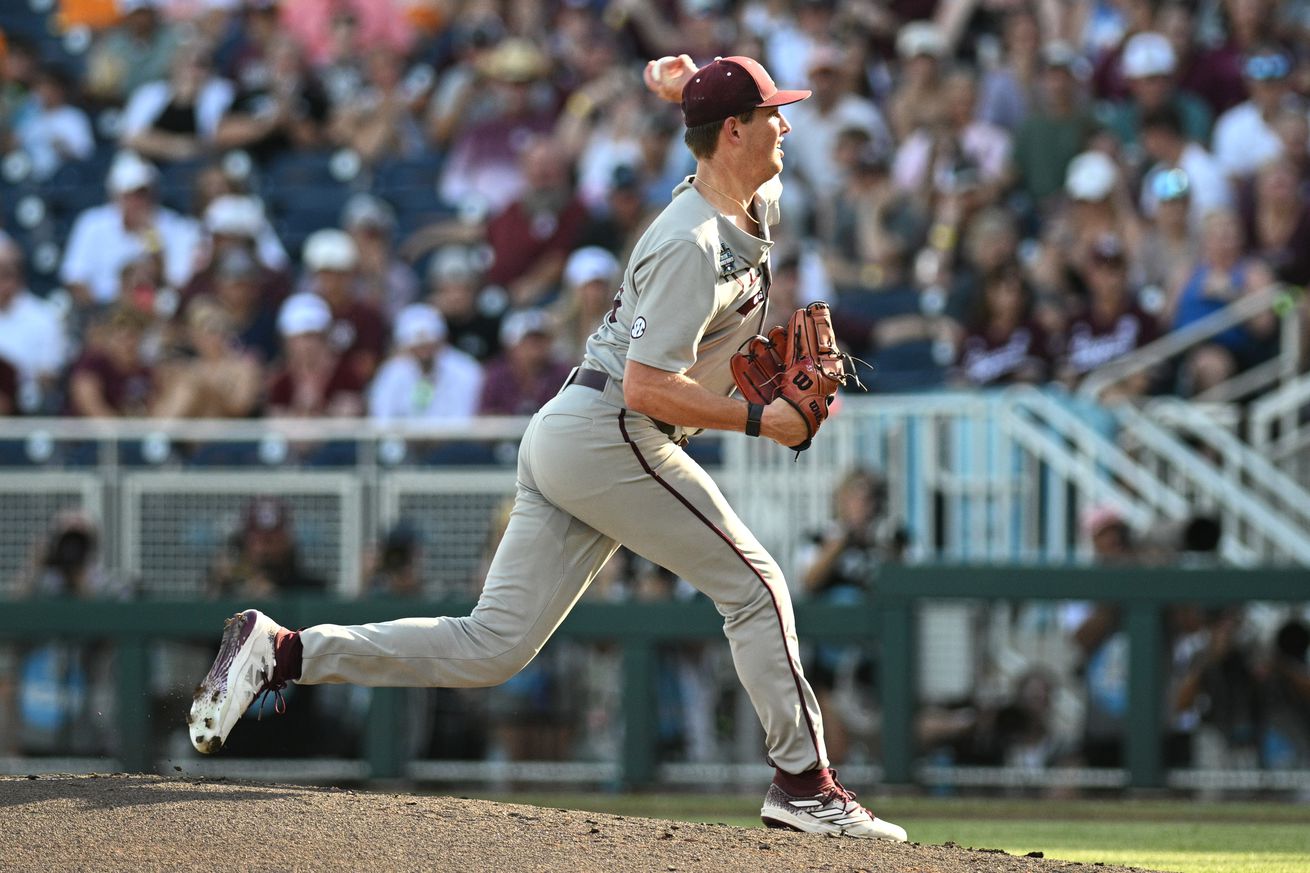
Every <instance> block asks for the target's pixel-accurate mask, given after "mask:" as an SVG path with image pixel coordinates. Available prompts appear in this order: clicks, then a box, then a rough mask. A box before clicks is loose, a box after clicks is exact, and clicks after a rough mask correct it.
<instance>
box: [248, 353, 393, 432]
mask: <svg viewBox="0 0 1310 873" xmlns="http://www.w3.org/2000/svg"><path fill="white" fill-rule="evenodd" d="M367 385H368V382H367V380H364V379H360V378H359V377H358V375H357V374H356V373H355V370H354V368H353V367H351V366H350V365H349V362H348V361H346V360H345V359H344V358H343V359H341V360H340V361H339V362H338V363H337V365H336V368H335V369H334V370H333V371H332V375H331V376H330V377H329V378H328V381H327V384H326V385H325V386H324V387H323V392H322V394H321V395H319V396H317V397H313V398H310V397H306V396H303V395H302V396H300V397H297V393H296V382H295V379H294V378H293V377H292V375H291V372H290V371H289V370H281V371H279V372H278V373H277V374H276V375H274V376H273V380H272V381H271V382H270V383H269V385H268V406H269V408H270V409H275V411H277V412H280V413H282V414H286V415H293V416H306V417H310V418H313V417H318V416H322V415H324V414H326V413H327V411H328V409H329V408H331V407H333V406H336V405H337V404H339V403H342V402H345V401H347V400H350V399H352V395H353V398H354V399H355V400H356V405H357V406H358V408H360V409H363V406H364V400H363V397H364V389H365V387H366V386H367Z"/></svg>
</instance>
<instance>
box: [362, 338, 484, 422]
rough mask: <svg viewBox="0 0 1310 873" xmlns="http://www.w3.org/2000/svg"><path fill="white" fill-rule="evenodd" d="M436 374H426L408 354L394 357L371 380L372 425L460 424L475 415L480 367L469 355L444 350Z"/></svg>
mask: <svg viewBox="0 0 1310 873" xmlns="http://www.w3.org/2000/svg"><path fill="white" fill-rule="evenodd" d="M434 370H435V372H433V373H425V372H423V370H422V368H421V367H420V366H419V363H418V361H417V360H416V359H415V358H414V357H413V356H412V355H409V354H405V353H401V354H398V355H395V356H393V357H392V358H391V359H390V360H388V361H387V362H386V363H385V364H383V365H382V366H381V367H380V368H379V369H378V372H377V375H376V376H374V377H373V384H372V385H370V386H369V391H368V414H369V416H370V417H371V418H372V419H373V420H374V421H379V422H389V421H460V420H465V419H469V418H472V417H473V416H474V415H475V414H477V409H478V398H479V397H481V396H482V365H481V364H479V363H478V362H477V359H475V358H474V357H473V356H472V355H467V354H465V353H464V352H461V351H459V350H458V349H453V348H451V347H449V346H444V347H442V349H441V350H440V351H439V352H437V359H436V363H435V367H434Z"/></svg>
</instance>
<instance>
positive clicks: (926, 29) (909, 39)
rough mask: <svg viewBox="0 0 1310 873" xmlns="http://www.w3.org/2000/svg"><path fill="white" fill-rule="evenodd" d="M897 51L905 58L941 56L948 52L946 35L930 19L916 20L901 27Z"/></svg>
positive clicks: (897, 37)
mask: <svg viewBox="0 0 1310 873" xmlns="http://www.w3.org/2000/svg"><path fill="white" fill-rule="evenodd" d="M896 53H897V54H898V55H900V56H901V57H903V58H915V57H918V56H920V55H928V56H929V57H934V58H940V57H942V56H943V55H944V54H946V37H944V36H943V35H942V30H941V28H940V27H938V26H937V25H935V24H933V23H932V22H930V21H915V22H912V23H910V24H907V25H905V26H904V27H902V28H901V32H900V33H899V34H897V36H896Z"/></svg>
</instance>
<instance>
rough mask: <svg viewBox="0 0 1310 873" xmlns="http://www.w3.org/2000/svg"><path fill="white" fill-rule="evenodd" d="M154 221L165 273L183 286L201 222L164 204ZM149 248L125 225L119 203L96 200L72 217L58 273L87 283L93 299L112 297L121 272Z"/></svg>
mask: <svg viewBox="0 0 1310 873" xmlns="http://www.w3.org/2000/svg"><path fill="white" fill-rule="evenodd" d="M154 227H155V230H156V232H157V233H158V234H159V245H160V247H161V249H162V251H163V255H164V278H165V280H166V281H167V282H168V284H169V285H171V286H172V287H174V288H181V287H182V286H183V285H185V284H186V282H187V280H188V279H190V278H191V273H192V270H193V268H194V267H195V263H196V247H197V246H198V245H199V244H200V239H201V236H200V227H199V225H198V224H197V223H196V222H195V221H192V220H191V219H189V218H185V217H183V216H181V215H179V214H177V213H176V212H174V211H173V210H171V209H166V208H164V207H162V206H161V207H158V208H157V209H156V210H155V221H154ZM149 250H150V246H148V245H147V244H146V240H144V239H142V237H141V235H140V234H137V233H133V232H129V231H128V230H127V228H125V227H124V226H123V213H122V211H121V210H120V209H119V207H118V204H117V203H106V204H104V205H102V206H93V207H91V208H90V209H88V210H86V211H85V212H83V213H82V214H81V215H79V216H78V217H77V221H75V222H73V229H72V231H71V232H70V233H69V235H68V247H67V248H66V249H65V250H64V263H63V266H61V267H60V269H59V279H60V281H61V282H63V283H64V284H65V285H86V286H87V287H88V288H89V289H90V291H91V299H92V300H93V301H95V302H96V303H109V302H111V301H113V300H114V299H115V298H117V297H118V284H119V279H118V275H119V272H120V271H121V270H122V269H123V267H124V266H125V265H126V264H128V263H130V262H131V261H133V260H135V259H136V258H138V257H140V256H141V255H143V254H145V253H146V252H147V251H149Z"/></svg>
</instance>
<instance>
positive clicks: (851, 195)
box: [821, 142, 928, 289]
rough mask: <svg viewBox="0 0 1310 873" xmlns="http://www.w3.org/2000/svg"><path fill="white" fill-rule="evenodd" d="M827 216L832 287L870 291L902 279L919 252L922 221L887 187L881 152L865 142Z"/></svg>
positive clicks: (907, 200)
mask: <svg viewBox="0 0 1310 873" xmlns="http://www.w3.org/2000/svg"><path fill="white" fill-rule="evenodd" d="M827 212H828V214H829V216H830V220H829V223H828V226H827V228H826V232H825V233H824V234H823V236H822V238H823V240H824V241H825V242H826V243H827V245H826V247H825V250H824V265H825V267H826V268H827V271H828V275H829V277H830V278H831V279H832V282H833V284H834V285H836V286H837V287H838V288H839V289H842V288H850V287H854V286H862V287H864V288H874V287H877V286H888V285H892V284H895V283H896V282H897V281H899V280H900V279H902V278H906V279H908V277H902V276H900V275H899V274H900V272H901V268H903V267H904V265H905V264H906V263H908V261H909V258H910V256H911V255H912V253H913V252H915V251H916V250H918V249H919V247H920V246H922V244H923V242H924V237H925V234H926V232H927V224H928V219H927V216H925V215H924V213H923V210H922V209H921V208H920V206H919V204H918V203H917V202H916V200H915V199H914V198H913V197H911V196H909V195H908V194H906V193H905V192H903V191H899V190H897V189H896V187H895V186H894V185H892V182H891V166H890V159H889V155H888V153H887V152H886V151H884V150H881V149H880V148H879V147H878V146H876V145H874V144H873V143H868V142H866V143H865V144H864V145H863V146H861V147H860V150H859V152H858V153H857V155H856V156H855V158H854V161H853V164H852V167H851V169H850V171H849V172H848V173H847V174H846V175H845V177H844V178H843V179H842V185H841V188H840V189H839V190H838V191H836V192H834V193H833V195H832V199H831V202H830V204H829V209H828V210H827ZM821 226H822V225H821Z"/></svg>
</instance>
